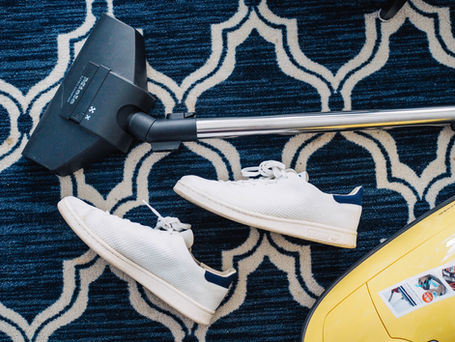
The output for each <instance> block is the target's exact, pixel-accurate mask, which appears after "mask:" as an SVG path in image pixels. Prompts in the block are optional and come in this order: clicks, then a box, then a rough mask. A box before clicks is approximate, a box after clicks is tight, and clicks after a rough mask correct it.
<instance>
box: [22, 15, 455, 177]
mask: <svg viewBox="0 0 455 342" xmlns="http://www.w3.org/2000/svg"><path fill="white" fill-rule="evenodd" d="M154 103H155V99H154V97H153V96H152V95H150V94H149V93H148V91H147V74H146V63H145V48H144V39H143V37H142V35H141V34H140V33H139V32H138V31H136V30H135V29H134V28H132V27H130V26H128V25H127V24H125V23H123V22H121V21H119V20H117V19H115V18H113V17H110V16H108V15H103V16H102V17H101V18H100V20H99V21H98V22H97V24H96V25H95V27H94V28H93V30H92V32H91V33H90V35H89V37H88V38H87V41H86V42H85V44H84V46H83V47H82V49H81V50H80V52H79V54H78V56H77V58H76V59H75V61H74V63H73V65H72V66H71V68H70V69H69V70H68V72H67V74H66V76H65V78H64V80H63V82H62V84H61V85H60V87H59V89H58V90H57V92H56V94H55V96H54V98H53V99H52V100H51V102H50V104H49V105H48V107H47V109H46V111H45V112H44V114H43V115H42V117H41V119H40V122H39V123H38V125H37V127H36V128H35V130H34V132H33V134H32V135H31V137H30V140H29V142H28V143H27V145H26V146H25V149H24V150H23V152H22V154H23V155H24V156H25V157H27V158H28V159H31V160H33V161H35V162H36V163H38V164H40V165H42V166H44V167H45V168H47V169H48V170H50V171H52V172H55V173H57V174H58V175H61V176H65V175H68V174H71V173H73V172H74V171H76V170H78V169H80V168H82V167H85V166H87V165H88V164H89V163H90V162H93V161H95V160H99V159H100V158H102V157H103V156H105V155H107V154H109V153H111V152H112V151H115V150H118V151H121V152H124V153H126V152H127V151H128V150H129V149H130V147H131V145H132V143H133V142H134V141H135V140H136V139H139V140H140V141H146V142H149V143H150V144H151V146H152V150H153V151H173V150H176V149H178V147H179V146H180V145H181V143H182V142H183V141H194V140H197V139H203V138H215V137H216V138H229V137H236V136H243V135H256V134H297V133H302V132H315V131H318V132H320V131H334V130H352V129H364V128H373V127H391V126H409V125H430V124H439V125H440V124H445V123H450V122H453V121H454V120H455V107H451V106H448V107H430V108H415V109H398V110H382V111H351V112H329V113H300V114H291V115H271V116H257V117H236V118H206V119H205V118H196V117H195V115H194V114H193V113H171V114H168V115H167V116H166V118H154V117H152V116H150V115H149V114H148V113H150V111H151V109H152V108H153V106H154Z"/></svg>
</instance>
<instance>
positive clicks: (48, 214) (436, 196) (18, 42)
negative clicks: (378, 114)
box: [0, 0, 455, 341]
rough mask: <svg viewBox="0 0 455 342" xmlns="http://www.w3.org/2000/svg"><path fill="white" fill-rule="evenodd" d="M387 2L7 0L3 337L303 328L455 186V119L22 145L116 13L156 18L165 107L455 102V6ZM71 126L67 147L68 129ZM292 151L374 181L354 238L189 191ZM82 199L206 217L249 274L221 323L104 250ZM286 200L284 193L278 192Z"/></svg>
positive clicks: (330, 177)
mask: <svg viewBox="0 0 455 342" xmlns="http://www.w3.org/2000/svg"><path fill="white" fill-rule="evenodd" d="M381 4H382V2H381V1H376V0H367V1H335V0H324V1H321V0H308V1H290V0H284V1H278V0H238V1H235V0H232V1H221V0H215V1H200V0H196V1H146V2H128V1H123V0H120V1H114V0H106V1H101V0H96V1H95V0H85V1H84V0H78V1H71V2H69V1H67V2H65V1H61V0H58V1H52V2H51V1H49V2H47V1H43V2H41V1H6V2H2V3H1V4H0V22H1V24H2V25H1V26H2V34H1V35H0V189H1V191H0V340H2V341H11V340H12V341H114V340H116V341H129V340H131V341H245V340H249V341H298V340H299V338H300V337H299V335H300V332H301V328H302V325H303V323H304V321H305V318H306V316H307V315H308V312H309V310H310V309H311V307H312V306H313V304H314V303H315V301H316V300H317V298H318V297H319V296H320V295H321V294H322V293H323V291H324V289H325V288H327V287H328V286H329V285H330V284H331V283H332V282H333V281H334V280H335V279H336V278H337V277H339V276H340V275H341V274H342V273H343V272H345V271H346V270H347V269H348V268H349V267H350V266H351V265H352V264H353V263H355V262H356V261H357V260H358V259H359V258H360V257H362V256H363V255H365V254H366V253H367V252H368V251H370V250H371V249H373V248H374V247H376V246H377V245H379V244H380V243H381V242H383V241H384V240H385V239H387V238H388V237H390V236H391V235H392V234H393V233H394V232H396V231H397V230H398V229H400V228H401V227H402V226H404V225H405V224H406V223H407V222H409V221H412V220H413V219H415V218H416V217H418V216H420V215H421V214H422V213H424V212H425V211H426V210H428V209H430V208H432V207H434V206H435V205H437V204H439V203H440V202H442V201H443V200H445V199H447V198H449V197H450V196H451V194H453V193H454V191H455V173H454V170H455V144H454V142H455V134H454V131H453V130H452V129H451V128H450V127H449V126H441V127H420V128H394V129H387V130H386V129H376V130H364V131H355V132H348V131H346V132H338V133H311V134H310V133H308V134H300V135H296V136H251V137H239V138H235V139H228V140H222V139H207V140H201V141H198V142H190V143H185V144H184V145H183V146H182V148H181V150H180V151H178V152H174V153H153V152H152V151H151V150H150V146H149V145H147V144H136V145H135V146H134V148H133V149H132V150H131V151H130V152H129V153H128V154H127V155H120V154H117V155H112V156H110V157H107V158H105V159H103V160H100V161H98V162H96V163H94V164H93V165H92V166H90V167H88V168H86V169H84V170H79V171H77V172H75V173H74V174H73V175H71V176H67V177H58V176H56V175H53V174H50V173H49V172H47V171H46V170H44V169H42V168H41V167H39V166H38V165H36V164H34V163H32V162H30V161H28V160H26V159H24V158H23V157H22V155H21V152H22V150H23V148H24V146H25V144H26V143H27V141H28V140H29V138H30V134H31V132H32V131H33V129H34V127H35V126H36V125H37V123H38V120H39V118H40V115H41V114H42V113H43V111H44V110H45V108H46V105H47V104H48V103H49V101H50V100H51V98H52V96H53V95H54V94H55V92H56V90H57V88H58V86H59V84H60V82H61V80H62V78H63V76H64V74H65V72H66V71H67V70H68V67H69V66H70V65H71V63H72V61H73V60H74V58H75V56H76V55H77V53H78V51H79V50H80V48H81V46H82V45H83V43H84V40H85V39H86V37H87V35H88V33H89V32H90V29H91V28H92V27H93V26H94V25H95V23H96V21H97V18H99V17H100V16H101V14H102V13H109V14H110V15H113V16H115V17H116V18H118V19H120V20H122V21H124V22H126V23H128V24H129V25H131V26H133V27H135V28H137V29H138V30H140V31H141V32H142V33H143V34H144V37H145V42H146V50H147V63H148V64H147V70H148V89H149V91H150V93H152V94H153V95H154V96H155V97H156V98H157V100H158V101H157V106H156V108H155V109H154V110H153V113H152V114H153V115H156V116H164V115H165V113H171V112H175V111H194V112H196V113H197V115H198V116H199V117H235V116H253V115H271V114H276V115H283V114H289V113H299V112H312V111H324V112H328V111H334V110H356V109H387V108H400V107H401V108H405V107H407V108H408V107H424V106H435V105H450V104H452V105H453V104H455V95H454V92H453V88H454V85H455V38H454V28H453V23H454V20H455V17H454V15H455V6H453V4H452V7H451V3H450V2H449V1H446V2H445V1H442V0H441V1H436V0H425V1H424V0H410V1H409V2H408V3H407V4H406V5H405V6H404V8H403V9H402V10H401V11H400V12H399V13H398V15H397V16H395V17H394V18H393V19H391V20H389V21H387V22H382V21H380V20H379V19H378V17H377V9H378V7H379V6H380V5H381ZM58 143H59V142H58V141H55V144H58ZM267 159H275V160H280V161H282V162H283V163H285V164H286V165H287V166H289V167H292V168H295V169H296V170H297V171H299V172H300V171H303V170H306V171H307V172H308V174H309V176H310V181H311V182H312V183H313V184H315V185H316V186H318V187H319V188H321V189H322V190H324V191H328V192H338V193H346V192H348V191H350V190H351V189H352V188H353V187H354V186H357V185H363V186H364V187H365V195H364V211H363V215H362V219H361V223H360V226H359V231H358V232H359V236H358V247H357V248H356V249H353V250H345V249H340V248H336V247H330V246H324V245H320V244H316V243H310V242H307V241H301V240H297V239H293V238H288V237H284V236H281V235H278V234H273V233H269V232H265V231H261V230H257V229H254V228H251V227H247V226H243V225H241V224H238V223H235V222H231V221H228V220H225V219H222V218H220V217H217V216H215V215H213V214H211V213H209V212H207V211H205V210H203V209H201V208H198V207H195V206H194V205H192V204H190V203H189V202H186V201H185V200H183V199H181V198H180V197H179V196H177V195H176V194H175V193H174V192H173V191H172V187H173V185H174V184H175V182H176V181H177V180H178V179H179V178H180V177H182V176H184V175H186V174H196V175H200V176H203V177H205V178H212V179H220V180H226V179H239V178H240V177H241V175H240V170H241V168H242V167H246V166H254V165H258V164H259V163H260V162H261V161H263V160H267ZM68 195H73V196H77V197H79V198H81V199H84V200H87V201H88V202H90V203H92V204H94V205H96V206H97V207H99V208H102V209H103V210H109V211H111V212H112V213H114V214H116V215H119V216H123V217H127V218H129V219H132V220H135V221H139V222H141V223H144V224H147V225H152V226H153V225H154V224H155V218H154V217H153V216H152V214H151V213H150V211H149V210H147V209H146V208H144V206H143V205H142V200H147V201H148V202H150V203H151V204H152V205H153V206H154V207H155V208H157V209H158V211H160V212H161V213H163V214H164V215H169V216H177V217H179V218H180V219H181V220H182V222H188V223H191V224H192V225H193V228H194V233H195V245H194V247H193V253H194V255H195V257H196V258H197V259H199V260H201V261H202V262H204V263H205V264H208V265H210V266H212V267H215V268H224V269H225V268H228V267H234V268H236V269H237V270H238V279H237V280H236V281H235V282H234V284H233V286H232V288H231V289H230V292H229V294H228V296H227V297H226V299H225V300H224V301H223V302H222V304H221V306H220V308H219V310H218V311H217V312H216V315H215V318H214V320H213V322H212V323H211V325H209V326H207V327H206V326H201V325H197V324H195V323H193V322H192V321H190V320H189V319H187V318H185V317H183V316H182V315H180V314H179V313H178V312H176V311H174V310H173V309H171V308H170V307H168V306H167V305H166V304H165V303H163V302H161V301H160V300H159V299H157V298H156V297H155V296H153V295H152V294H151V293H149V292H148V291H147V290H145V289H144V288H143V287H142V286H141V285H140V284H138V283H136V282H135V281H134V280H132V279H131V278H129V277H128V276H126V275H125V274H123V273H122V272H120V271H119V270H117V269H115V268H114V267H110V266H109V265H108V264H107V263H106V262H105V261H104V260H103V259H101V258H99V257H98V256H97V255H96V254H95V253H93V252H92V251H90V250H89V249H88V248H87V247H86V246H85V245H84V244H83V243H82V242H81V241H80V240H79V239H78V238H77V237H76V235H75V234H74V233H73V232H72V231H71V230H70V229H69V228H68V227H67V225H66V224H65V222H64V221H63V219H62V218H61V217H60V215H59V214H58V211H57V208H56V204H57V202H58V201H59V200H60V198H62V197H64V196H68ZM271 200H273V199H271Z"/></svg>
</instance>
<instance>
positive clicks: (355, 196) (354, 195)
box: [332, 186, 363, 207]
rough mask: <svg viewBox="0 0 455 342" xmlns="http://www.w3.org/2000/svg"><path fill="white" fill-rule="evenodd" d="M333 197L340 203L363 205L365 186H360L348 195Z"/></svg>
mask: <svg viewBox="0 0 455 342" xmlns="http://www.w3.org/2000/svg"><path fill="white" fill-rule="evenodd" d="M332 196H333V199H334V200H335V201H336V202H338V203H340V204H355V205H358V206H360V207H361V206H362V200H363V187H362V186H358V187H357V188H355V189H354V190H353V191H352V192H351V193H350V194H348V195H332Z"/></svg>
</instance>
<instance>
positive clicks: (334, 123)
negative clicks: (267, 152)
mask: <svg viewBox="0 0 455 342" xmlns="http://www.w3.org/2000/svg"><path fill="white" fill-rule="evenodd" d="M450 122H455V106H447V107H427V108H412V109H388V110H364V111H350V112H326V113H302V114H291V115H271V116H262V117H238V118H213V119H197V120H196V132H197V138H198V139H203V138H215V137H216V138H228V137H238V136H243V135H257V134H298V133H304V132H321V131H339V130H355V129H365V128H375V127H396V126H415V125H433V124H434V125H441V124H445V123H450Z"/></svg>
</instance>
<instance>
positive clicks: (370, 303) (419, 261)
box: [303, 197, 455, 342]
mask: <svg viewBox="0 0 455 342" xmlns="http://www.w3.org/2000/svg"><path fill="white" fill-rule="evenodd" d="M450 263H452V264H454V265H455V197H453V198H451V199H450V200H449V201H447V202H445V203H444V204H443V205H441V206H439V207H437V208H435V209H434V210H432V211H431V212H430V213H429V214H427V215H425V216H424V217H423V218H421V219H419V220H417V221H415V222H413V223H411V224H410V225H408V227H407V228H406V230H405V231H404V232H403V233H401V234H400V235H398V236H397V237H395V238H394V239H393V240H391V241H390V242H388V243H387V244H385V245H384V246H383V247H381V248H380V249H378V250H377V251H376V252H375V253H373V254H371V255H370V256H369V257H368V258H366V259H365V260H364V261H363V262H361V263H360V264H359V265H358V266H357V267H355V268H354V269H353V270H352V271H351V272H349V273H348V274H347V275H346V276H344V277H343V278H341V280H339V281H338V282H337V283H336V284H335V285H334V286H333V287H332V288H331V289H330V290H329V291H328V292H327V293H326V294H325V296H324V297H323V298H322V300H321V301H320V302H319V303H318V304H317V307H316V308H315V309H314V311H313V312H312V314H311V316H310V319H309V321H307V323H306V326H305V329H304V333H303V341H305V342H319V341H321V342H332V341H333V342H334V341H336V342H344V341H346V342H355V341H368V342H375V341H378V342H383V341H384V342H386V341H416V342H417V341H422V342H428V341H432V340H434V341H438V342H454V341H455V296H453V297H448V298H445V299H443V300H440V301H438V302H435V303H432V304H430V305H427V306H425V307H421V308H418V309H416V310H415V311H413V312H410V313H408V314H405V315H403V316H401V317H399V318H396V317H395V316H394V314H393V313H392V311H391V310H390V309H389V308H388V307H387V306H386V305H385V303H384V301H383V300H382V299H381V298H380V297H379V292H380V291H382V290H385V289H387V288H389V287H390V286H393V285H395V284H397V283H399V282H401V281H404V280H406V279H408V278H410V277H413V276H416V275H418V274H420V273H422V272H425V271H427V270H431V269H433V268H436V267H439V266H441V265H444V264H450Z"/></svg>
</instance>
